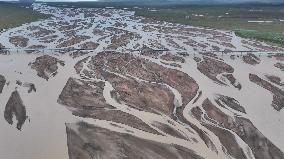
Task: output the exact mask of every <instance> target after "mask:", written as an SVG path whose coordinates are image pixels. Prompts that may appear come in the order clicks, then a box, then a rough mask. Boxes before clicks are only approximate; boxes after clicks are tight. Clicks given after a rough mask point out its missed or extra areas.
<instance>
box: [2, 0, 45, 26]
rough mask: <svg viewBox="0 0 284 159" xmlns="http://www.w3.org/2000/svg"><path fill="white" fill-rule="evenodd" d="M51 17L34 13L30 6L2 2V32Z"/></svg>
mask: <svg viewBox="0 0 284 159" xmlns="http://www.w3.org/2000/svg"><path fill="white" fill-rule="evenodd" d="M49 17H50V15H45V14H41V13H39V12H37V11H34V10H33V9H32V7H31V6H30V5H25V4H21V3H6V2H0V30H2V29H7V28H12V27H17V26H20V25H22V24H24V23H29V22H33V21H37V20H40V19H46V18H49Z"/></svg>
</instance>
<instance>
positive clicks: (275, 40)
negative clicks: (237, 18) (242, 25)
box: [235, 29, 284, 47]
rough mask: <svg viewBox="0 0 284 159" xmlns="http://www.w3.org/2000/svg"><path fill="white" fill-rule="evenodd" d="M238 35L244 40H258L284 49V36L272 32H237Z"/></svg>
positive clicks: (242, 30)
mask: <svg viewBox="0 0 284 159" xmlns="http://www.w3.org/2000/svg"><path fill="white" fill-rule="evenodd" d="M235 33H236V35H238V36H240V37H243V38H250V39H256V40H260V41H263V42H268V43H272V44H277V45H279V46H282V47H284V34H283V33H272V32H259V31H256V30H244V29H241V30H235Z"/></svg>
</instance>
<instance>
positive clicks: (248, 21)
mask: <svg viewBox="0 0 284 159" xmlns="http://www.w3.org/2000/svg"><path fill="white" fill-rule="evenodd" d="M133 10H134V11H135V14H136V15H138V16H143V17H148V18H152V19H155V20H162V21H168V22H173V23H180V24H189V25H192V26H202V27H207V28H216V29H223V30H234V31H235V32H236V34H237V35H238V36H241V37H245V38H253V39H257V40H261V41H264V42H269V43H272V44H277V45H281V46H284V45H283V36H284V35H283V33H284V6H269V7H246V6H225V5H224V6H188V7H180V8H174V7H173V8H156V9H153V8H152V9H148V8H147V9H146V8H143V9H133Z"/></svg>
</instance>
